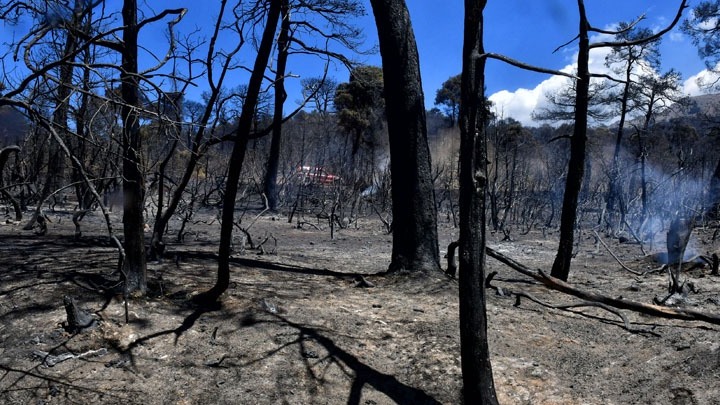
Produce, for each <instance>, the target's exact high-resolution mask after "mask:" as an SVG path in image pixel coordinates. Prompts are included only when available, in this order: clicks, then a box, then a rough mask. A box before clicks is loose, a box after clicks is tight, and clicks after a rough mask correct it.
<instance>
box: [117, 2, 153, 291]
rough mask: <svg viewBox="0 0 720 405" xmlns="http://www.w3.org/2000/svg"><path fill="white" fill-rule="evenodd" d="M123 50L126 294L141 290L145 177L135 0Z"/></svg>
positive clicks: (125, 12)
mask: <svg viewBox="0 0 720 405" xmlns="http://www.w3.org/2000/svg"><path fill="white" fill-rule="evenodd" d="M122 17H123V25H124V28H123V50H122V69H121V73H120V82H121V86H120V92H121V95H122V100H123V104H122V108H121V116H122V122H123V128H122V150H123V200H124V201H123V235H124V238H125V240H124V248H125V262H124V264H123V278H124V282H125V290H126V293H128V294H140V295H143V294H145V290H146V289H147V281H146V277H147V275H146V272H147V266H146V258H145V218H144V212H143V201H144V199H145V178H144V175H143V171H142V162H141V156H140V151H141V148H142V138H141V136H140V117H139V114H138V109H139V108H140V97H139V90H138V88H139V83H138V42H137V41H138V25H137V0H125V1H124V2H123V8H122Z"/></svg>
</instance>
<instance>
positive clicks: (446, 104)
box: [435, 75, 460, 126]
mask: <svg viewBox="0 0 720 405" xmlns="http://www.w3.org/2000/svg"><path fill="white" fill-rule="evenodd" d="M435 105H436V106H440V107H441V108H442V110H443V112H445V114H446V115H447V116H448V118H450V126H454V125H455V122H457V116H458V112H459V109H460V75H456V76H453V77H451V78H449V79H447V80H445V82H443V84H442V87H440V89H438V91H437V93H435Z"/></svg>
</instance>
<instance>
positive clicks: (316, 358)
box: [0, 212, 720, 405]
mask: <svg viewBox="0 0 720 405" xmlns="http://www.w3.org/2000/svg"><path fill="white" fill-rule="evenodd" d="M207 215H208V218H211V217H212V215H211V214H210V213H208V214H207ZM49 217H50V220H51V221H52V222H51V223H50V226H49V230H48V234H47V235H46V236H37V235H34V234H33V233H32V232H28V231H22V230H21V226H20V225H16V224H12V223H9V224H6V225H2V226H0V403H3V404H78V403H79V404H94V403H102V404H253V405H261V404H365V405H371V404H393V403H400V404H433V403H442V404H458V403H460V388H461V376H460V358H459V333H458V322H457V318H458V300H457V295H458V292H457V290H458V289H457V282H456V281H455V280H451V279H448V278H446V277H445V276H443V275H442V274H436V275H431V276H428V277H421V278H418V277H399V276H392V277H390V276H379V275H376V273H379V272H381V271H383V270H384V269H385V267H386V265H387V263H388V260H389V255H390V250H391V237H390V236H389V235H387V234H385V233H384V231H383V226H382V224H381V223H380V221H375V220H374V219H372V218H367V219H364V220H361V221H360V222H359V223H358V224H357V226H354V225H355V224H353V225H351V227H350V228H348V229H343V230H338V232H337V234H336V238H335V239H334V240H331V239H330V233H329V230H328V228H327V225H326V224H323V223H316V224H315V225H316V226H317V227H318V229H316V228H315V227H312V226H305V227H304V229H298V228H297V227H296V226H295V224H289V223H287V220H286V218H284V217H281V216H280V217H273V216H269V215H266V216H262V217H260V218H259V220H258V221H257V222H256V223H255V224H254V226H253V227H252V228H251V233H252V234H253V236H254V237H255V238H256V240H264V239H265V238H266V237H268V236H270V235H272V237H274V238H275V240H276V241H277V244H275V241H274V240H273V238H269V239H268V242H266V243H265V245H264V246H263V247H264V250H265V254H258V253H259V252H258V251H257V250H249V249H247V250H244V251H241V250H240V249H239V247H240V246H239V245H240V244H241V243H240V242H238V244H236V247H238V251H237V252H236V253H235V254H234V255H233V267H232V285H231V288H230V289H229V291H228V292H227V294H226V295H225V296H224V297H223V300H222V305H221V306H219V307H218V308H197V307H193V306H192V305H190V304H189V301H188V297H189V296H191V295H192V294H194V293H197V292H199V291H203V290H204V289H207V288H209V287H210V286H211V285H212V283H213V281H214V272H215V267H216V266H215V262H214V255H215V252H216V247H215V246H216V243H217V234H218V226H217V223H215V224H209V225H208V224H201V223H199V224H195V225H192V229H191V230H192V231H194V233H193V234H191V235H190V236H189V237H188V238H187V240H186V242H185V243H183V244H173V243H171V244H170V245H169V246H168V252H169V258H168V259H166V260H165V261H163V262H162V263H151V264H150V265H149V272H148V276H149V279H150V291H149V294H148V296H147V297H144V298H135V299H132V300H130V302H129V304H128V315H129V320H130V322H129V323H125V311H124V309H125V307H124V305H123V300H122V296H120V295H118V294H115V293H114V292H113V291H114V290H113V287H114V285H115V284H116V281H117V278H118V277H117V275H112V273H113V271H114V270H115V266H116V260H117V254H116V252H115V250H114V249H113V248H112V246H110V245H109V244H108V243H107V238H106V237H105V236H104V234H103V228H102V226H101V222H100V219H99V216H98V215H97V214H95V215H90V216H88V217H87V218H86V219H85V220H84V226H85V227H86V229H85V230H84V231H85V236H84V237H83V239H82V240H80V241H75V240H74V239H73V232H74V228H73V225H72V222H71V220H70V217H71V213H69V212H55V213H49ZM115 220H116V221H117V226H118V229H119V226H120V223H119V219H118V218H115ZM207 222H210V221H207ZM175 225H176V224H175ZM175 225H171V228H172V226H175ZM440 234H441V237H442V246H447V243H448V242H449V241H451V240H452V239H453V238H454V237H456V235H457V232H456V230H455V229H453V228H452V227H451V226H450V225H448V224H445V223H443V224H441V226H440ZM694 235H695V240H694V243H695V245H694V246H695V248H696V249H697V250H698V252H699V253H705V252H714V251H716V250H717V248H718V245H717V243H716V242H712V241H711V238H712V235H713V229H707V230H702V229H698V230H696V232H695V234H694ZM489 236H490V242H489V244H490V246H493V247H495V248H496V249H497V250H499V251H500V252H503V253H505V254H507V255H508V256H510V257H512V258H514V259H516V260H518V261H520V262H522V263H524V264H525V265H527V266H529V267H531V268H542V269H548V268H549V266H550V264H551V263H552V258H553V255H554V253H555V247H556V234H553V233H552V232H547V233H546V235H545V236H543V233H542V232H540V231H533V232H530V233H529V234H528V235H520V234H519V233H518V234H515V233H514V234H512V236H513V241H512V242H501V241H500V238H501V236H502V235H497V236H496V235H489ZM172 237H173V235H170V236H169V239H172ZM579 240H580V242H581V244H580V246H579V248H578V255H577V257H576V258H575V260H574V267H573V271H572V273H571V277H570V281H571V282H572V283H573V284H575V285H576V286H578V287H581V288H584V289H587V290H591V291H595V292H601V293H604V294H606V295H610V296H623V297H625V298H628V299H633V300H637V301H641V302H647V303H651V302H652V299H653V298H654V297H656V296H659V297H662V296H664V294H665V292H666V290H667V282H668V279H667V275H666V274H664V273H653V274H648V275H645V276H636V275H633V274H632V273H630V272H628V271H626V270H624V269H622V268H621V267H620V265H618V264H617V262H616V261H615V260H614V259H613V258H612V257H611V255H610V254H609V253H608V251H607V250H605V249H604V248H603V247H602V246H597V244H596V243H595V239H594V238H593V237H592V232H589V231H584V232H583V233H582V234H581V236H580V238H579ZM605 241H606V242H607V243H608V244H609V247H610V249H611V250H612V251H613V252H614V253H615V254H616V255H617V256H618V257H619V258H620V259H621V260H623V261H624V262H625V264H626V265H627V266H628V267H630V268H632V269H635V270H640V271H644V270H647V269H652V268H656V267H658V266H659V265H658V264H657V263H654V262H652V261H650V260H648V259H646V258H644V257H643V255H642V254H641V253H640V249H639V247H638V245H632V244H619V243H618V242H617V240H610V239H605ZM488 266H489V270H490V271H497V272H498V275H497V276H496V277H495V279H494V281H493V285H494V286H497V287H501V288H502V289H503V290H504V291H523V292H526V293H528V294H531V295H532V296H534V297H535V298H537V299H539V300H541V301H544V302H547V303H551V304H567V303H578V302H579V301H578V300H577V299H576V298H573V297H569V296H567V295H563V294H561V293H558V292H552V291H549V290H547V289H545V288H544V287H542V286H540V285H538V284H536V283H534V282H532V281H530V280H529V279H528V278H527V277H524V276H522V275H521V274H519V273H516V272H515V271H513V270H512V269H509V268H507V267H505V266H503V265H501V264H499V263H498V262H495V261H493V260H492V259H488ZM709 272H710V271H709V269H707V268H701V269H695V270H692V271H690V272H686V273H685V274H684V277H685V278H686V279H688V280H691V281H693V282H694V284H695V286H696V288H697V289H699V292H698V293H695V294H690V295H689V297H688V299H687V302H686V303H685V304H684V305H686V306H690V307H692V308H694V309H697V310H703V311H708V312H714V313H717V312H718V311H719V310H720V307H719V306H718V304H720V277H715V276H711V275H710V274H709ZM357 275H365V278H366V280H367V281H369V282H371V283H372V284H373V285H374V287H373V288H359V287H356V285H357V278H356V276H357ZM488 293H489V297H488V317H489V339H490V348H491V352H492V363H493V371H494V377H495V384H496V388H497V392H498V396H499V399H500V402H501V403H502V404H618V405H624V404H678V405H679V404H720V385H718V378H720V334H718V329H720V327H718V326H715V325H709V324H705V323H701V322H687V321H675V320H667V319H658V318H653V317H647V316H643V315H639V314H636V313H631V312H628V311H624V312H623V313H624V314H625V315H626V316H627V318H628V320H629V322H630V330H626V329H625V327H624V324H623V322H622V320H621V319H620V318H619V317H618V316H617V315H615V314H613V313H610V312H608V311H605V310H603V309H601V308H595V307H581V308H575V309H572V310H558V309H550V308H546V307H543V306H541V305H539V304H537V303H534V302H532V301H530V300H527V299H523V300H522V301H521V303H520V305H519V306H515V305H514V304H515V299H514V298H508V297H504V296H499V295H496V294H495V292H494V291H492V290H488ZM65 295H69V296H72V297H74V298H75V300H76V301H77V303H78V305H79V306H80V307H81V308H83V309H85V310H88V311H90V312H91V313H93V314H94V316H96V317H97V318H98V320H99V325H98V326H97V327H95V328H92V329H90V330H88V331H85V332H83V333H80V334H71V333H68V332H66V331H65V329H64V328H63V322H64V321H65V309H64V307H63V297H64V296H65ZM55 362H56V363H55ZM53 363H55V364H54V365H52V366H50V364H53Z"/></svg>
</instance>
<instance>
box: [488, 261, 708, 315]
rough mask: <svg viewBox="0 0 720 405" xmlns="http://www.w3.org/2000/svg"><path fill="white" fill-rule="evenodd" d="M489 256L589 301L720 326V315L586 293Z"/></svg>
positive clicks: (516, 263)
mask: <svg viewBox="0 0 720 405" xmlns="http://www.w3.org/2000/svg"><path fill="white" fill-rule="evenodd" d="M485 251H486V252H487V255H488V256H490V257H492V258H493V259H495V260H498V261H499V262H501V263H503V264H505V265H507V266H508V267H510V268H512V269H513V270H516V271H518V272H520V273H522V274H524V275H526V276H528V277H531V278H533V279H535V280H537V281H539V282H541V283H543V284H544V285H545V286H546V287H548V288H550V289H553V290H556V291H560V292H563V293H566V294H569V295H572V296H575V297H578V298H581V299H584V300H587V301H593V302H599V303H602V304H605V305H609V306H611V307H614V308H618V309H627V310H630V311H634V312H638V313H641V314H645V315H650V316H656V317H658V318H668V319H681V320H685V321H702V322H707V323H711V324H714V325H720V314H712V313H706V312H701V311H695V310H692V309H684V308H670V307H664V306H660V305H653V304H645V303H642V302H637V301H632V300H627V299H624V298H612V297H608V296H606V295H602V294H598V293H594V292H591V291H585V290H582V289H579V288H577V287H575V286H573V285H572V284H570V283H567V282H565V281H562V280H560V279H558V278H555V277H552V276H550V275H547V274H545V272H543V271H542V270H539V269H538V270H532V269H530V268H529V267H527V266H525V265H523V264H521V263H519V262H517V261H515V260H513V259H511V258H509V257H507V256H505V255H503V254H502V253H500V252H498V251H496V250H494V249H492V248H489V247H486V248H485Z"/></svg>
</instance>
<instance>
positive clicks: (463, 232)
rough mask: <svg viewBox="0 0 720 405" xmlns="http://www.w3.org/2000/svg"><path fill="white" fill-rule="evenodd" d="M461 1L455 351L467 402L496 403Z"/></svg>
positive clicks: (470, 26) (481, 159)
mask: <svg viewBox="0 0 720 405" xmlns="http://www.w3.org/2000/svg"><path fill="white" fill-rule="evenodd" d="M485 5H486V1H484V0H483V1H475V0H465V33H464V40H463V41H464V43H463V70H462V78H461V95H460V175H459V180H460V201H459V204H460V213H459V214H460V240H459V243H460V275H459V280H458V285H459V290H460V355H461V367H462V375H463V399H464V403H466V404H497V403H498V400H497V397H496V394H495V385H494V383H493V375H492V366H491V363H490V351H489V348H488V341H487V314H486V309H485V300H486V298H485V288H484V278H485V227H486V217H485V205H486V196H487V186H488V179H487V133H486V128H487V121H488V116H487V110H486V108H485V103H484V98H485V97H484V90H485V58H482V57H479V55H483V54H484V53H485V50H484V44H483V27H484V20H483V11H484V9H485Z"/></svg>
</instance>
